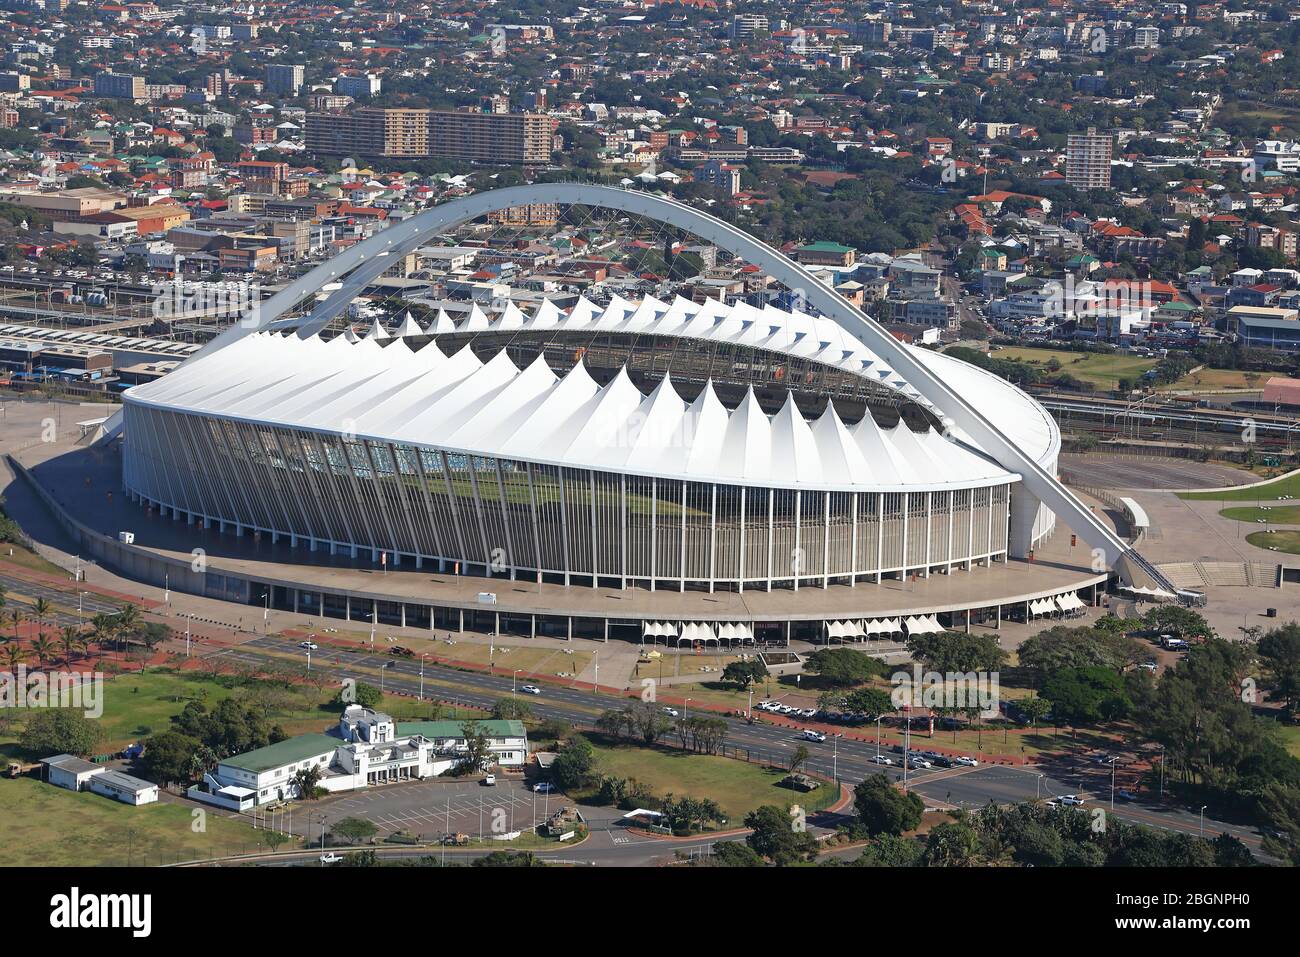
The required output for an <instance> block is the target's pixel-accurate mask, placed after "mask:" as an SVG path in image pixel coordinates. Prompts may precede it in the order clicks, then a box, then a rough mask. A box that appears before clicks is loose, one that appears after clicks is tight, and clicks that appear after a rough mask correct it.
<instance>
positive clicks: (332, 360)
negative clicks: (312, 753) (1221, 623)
mask: <svg viewBox="0 0 1300 957" xmlns="http://www.w3.org/2000/svg"><path fill="white" fill-rule="evenodd" d="M439 326H441V327H442V333H441V334H440V333H439V331H438V328H439ZM574 356H580V358H577V359H576V360H575V359H574ZM925 361H927V362H929V363H933V364H934V365H935V366H936V367H937V368H940V369H942V371H943V374H945V376H947V377H949V378H950V379H952V378H958V379H965V380H966V381H968V382H969V384H970V387H971V388H972V389H976V390H979V391H981V392H982V393H983V394H982V397H981V403H982V405H983V406H984V407H985V409H986V410H989V411H991V412H992V411H994V410H996V411H995V412H994V414H996V416H997V417H998V418H1000V419H1003V420H1005V422H1006V424H1007V427H1008V428H1009V429H1011V430H1013V431H1014V432H1015V433H1017V435H1018V436H1019V440H1020V441H1022V442H1024V443H1025V444H1026V445H1027V446H1030V447H1032V450H1033V452H1034V454H1035V455H1036V456H1038V457H1039V459H1040V460H1041V461H1043V462H1044V463H1045V465H1047V466H1048V467H1049V468H1050V467H1054V458H1055V455H1056V452H1057V450H1058V448H1059V437H1058V434H1057V432H1056V429H1055V426H1054V424H1053V423H1052V420H1051V418H1050V416H1048V415H1047V414H1046V413H1045V412H1044V411H1043V410H1042V409H1041V408H1039V407H1038V406H1037V405H1036V404H1035V403H1034V402H1033V401H1032V400H1030V399H1029V398H1028V397H1027V396H1025V395H1023V394H1022V393H1020V392H1018V391H1017V390H1015V389H1014V388H1012V387H1011V386H1009V385H1007V384H1006V383H1003V382H1001V381H1000V380H997V379H994V378H993V377H990V376H987V375H986V374H985V373H983V372H981V371H979V370H977V369H973V368H972V367H970V366H967V365H964V364H962V363H959V362H956V361H955V360H952V359H947V358H945V357H943V356H940V355H937V354H933V353H930V354H927V355H926V357H925ZM566 363H567V364H566ZM552 364H554V365H555V366H557V367H558V369H557V368H553V367H552ZM674 370H676V372H677V376H676V378H675V376H674ZM792 378H798V379H799V383H798V384H797V385H795V386H794V387H793V388H792V387H791V386H790V382H791V379H792ZM765 406H767V408H765ZM805 409H810V410H811V409H816V410H817V411H816V412H815V413H812V414H805V411H804V410H805ZM882 420H883V421H882ZM126 424H127V434H128V436H129V437H130V438H129V440H128V446H127V449H128V454H127V457H126V460H125V481H126V486H127V489H128V490H129V491H130V492H131V493H133V494H134V495H136V496H138V497H139V498H141V499H142V500H144V501H146V502H149V503H151V504H153V505H157V506H159V507H161V508H163V509H166V510H168V511H170V512H173V513H176V514H183V515H186V516H187V517H188V516H193V517H194V518H195V519H198V520H202V521H203V522H204V523H205V524H206V525H210V524H212V523H217V524H218V525H219V526H220V527H222V528H227V527H228V528H230V529H232V530H234V531H236V532H237V533H240V534H243V533H245V532H256V533H261V534H267V535H270V536H272V537H273V539H275V540H277V541H278V540H280V539H282V538H283V539H288V540H289V541H290V542H292V543H293V544H295V545H301V546H302V547H304V548H307V549H310V550H319V549H326V550H328V551H329V552H330V553H331V554H337V553H339V552H345V553H347V554H348V555H350V556H354V557H362V558H367V559H369V560H372V561H382V562H383V563H384V564H390V563H391V564H392V565H394V566H399V565H403V564H407V563H411V564H414V565H416V566H417V567H422V566H423V565H424V564H425V563H426V562H433V563H435V564H436V566H437V567H438V568H439V569H440V570H447V569H448V568H449V567H452V568H454V570H456V571H458V572H461V573H467V574H482V575H505V576H508V577H511V578H534V577H535V578H537V579H539V580H546V581H555V582H562V583H564V584H584V583H585V584H594V583H597V582H599V583H601V584H605V585H621V586H626V585H634V586H642V587H651V588H664V587H669V588H671V587H676V588H681V589H686V588H694V589H705V590H713V589H715V588H727V589H733V588H734V589H743V588H753V587H759V588H771V587H774V586H776V587H780V586H795V587H797V586H798V585H807V584H828V583H832V582H834V583H847V584H852V583H855V582H858V581H863V580H869V581H879V580H880V579H881V578H882V577H883V576H887V575H888V576H902V575H906V574H909V573H919V574H923V575H928V574H930V573H931V572H932V571H950V570H952V569H953V568H969V567H970V566H972V565H973V564H978V563H988V562H990V561H995V560H999V559H1001V558H1003V557H1005V555H1006V553H1007V549H1008V543H1009V540H1010V538H1011V536H1012V529H1011V525H1012V521H1011V515H1012V513H1011V505H1012V503H1013V501H1015V500H1016V499H1017V493H1016V486H1017V484H1018V476H1016V475H1015V474H1013V473H1009V472H1007V471H1006V470H1005V469H1003V468H1002V467H1001V466H999V465H998V464H997V463H996V462H993V461H991V460H990V459H989V458H988V457H987V456H986V455H983V454H982V453H981V452H980V451H979V450H977V449H976V448H974V447H973V446H972V445H971V444H970V443H969V442H968V441H966V440H964V439H963V438H962V437H961V436H960V435H957V434H954V433H952V432H951V431H950V432H948V433H947V434H945V433H944V432H941V431H940V424H939V422H938V421H936V420H935V417H934V416H933V414H931V413H929V412H928V411H927V410H926V409H925V408H924V406H922V405H920V404H918V403H916V401H915V399H914V397H913V396H912V395H911V394H910V390H909V389H908V387H907V385H906V383H905V382H904V381H903V380H902V379H900V378H898V377H897V376H895V375H894V374H893V373H892V372H891V370H889V369H887V368H882V367H881V363H880V362H879V361H878V359H877V358H876V357H874V356H872V355H871V354H870V353H868V352H867V350H866V349H865V347H864V346H862V345H861V343H857V342H856V341H855V340H853V339H852V338H851V337H849V336H847V335H846V334H845V333H844V332H843V330H841V329H840V328H839V327H838V326H836V325H835V324H834V323H832V322H830V321H829V320H826V319H821V318H814V317H811V316H808V315H806V314H802V313H797V312H795V313H792V312H789V311H785V310H781V309H777V308H773V307H767V308H763V309H757V308H754V307H752V306H748V305H745V304H743V303H740V304H736V305H725V304H723V303H721V302H718V301H716V300H709V301H706V302H705V303H704V304H702V305H701V304H698V303H694V302H690V301H688V300H685V299H680V298H679V299H676V300H675V301H673V302H671V303H664V302H659V301H658V300H655V299H653V298H648V299H645V300H643V301H641V302H639V303H632V302H626V301H624V300H622V299H618V298H615V299H614V300H613V301H612V302H611V303H610V304H609V305H608V306H606V307H604V308H598V307H595V306H593V305H592V304H591V303H589V302H587V301H586V300H580V301H579V303H578V305H577V306H575V307H574V308H573V309H572V310H570V311H569V312H566V313H560V312H559V311H558V310H556V309H555V308H554V307H553V306H550V305H549V304H547V305H544V306H543V307H542V308H541V309H540V310H539V311H538V313H537V314H536V315H534V316H532V317H524V316H523V315H522V314H521V313H519V311H518V310H517V309H514V308H511V309H509V310H507V311H506V312H504V313H502V314H501V315H499V316H496V317H493V318H492V319H489V318H488V317H487V316H485V315H483V314H482V313H478V312H476V313H474V314H471V316H470V318H469V319H468V320H466V321H464V322H462V323H461V325H460V327H457V326H456V325H454V324H452V323H451V322H450V320H448V319H447V318H446V316H445V315H442V316H439V317H438V318H437V319H436V320H434V321H433V322H432V323H430V325H429V326H428V327H427V328H420V326H419V325H418V324H416V323H415V322H414V321H413V320H412V319H410V318H409V317H408V318H407V320H406V321H405V322H403V323H402V327H401V328H400V329H398V330H396V331H395V333H394V334H389V333H388V332H387V331H386V330H385V329H384V328H383V327H382V326H379V325H378V324H377V325H376V327H375V328H374V329H373V330H371V332H370V334H369V335H367V336H366V337H364V338H358V337H357V336H355V335H354V334H352V333H351V332H350V331H349V332H348V333H346V334H343V335H337V336H335V337H333V338H332V339H328V340H326V339H323V338H322V337H321V336H319V335H313V336H310V337H307V338H299V337H298V336H296V335H294V334H291V333H290V334H285V333H278V332H259V333H257V334H254V335H251V336H247V337H244V338H242V339H241V340H239V341H238V342H237V343H235V344H233V345H232V346H230V347H227V348H226V349H222V350H219V351H217V352H214V353H211V354H209V355H208V356H206V357H203V358H201V359H199V360H198V361H195V362H192V363H189V364H187V365H185V366H184V367H182V368H181V369H179V370H177V371H175V372H173V373H172V374H171V375H169V376H167V377H165V378H164V379H161V380H158V381H157V382H155V383H152V384H150V385H148V386H142V387H137V388H135V389H132V390H130V392H129V393H128V394H127V397H126ZM1031 501H1033V504H1034V507H1035V509H1036V511H1035V512H1034V514H1033V515H1032V517H1031V518H1029V519H1028V521H1027V523H1026V528H1025V529H1024V530H1023V531H1021V530H1016V534H1022V535H1028V537H1029V539H1030V547H1032V545H1033V543H1034V542H1036V541H1037V540H1039V539H1041V537H1042V536H1043V535H1045V534H1047V533H1048V532H1049V531H1050V530H1051V527H1052V518H1053V517H1052V515H1051V513H1050V512H1049V511H1047V510H1046V509H1045V508H1042V507H1041V506H1038V504H1037V502H1036V500H1031Z"/></svg>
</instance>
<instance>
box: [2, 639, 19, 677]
mask: <svg viewBox="0 0 1300 957" xmlns="http://www.w3.org/2000/svg"><path fill="white" fill-rule="evenodd" d="M4 656H5V663H6V664H7V665H9V671H10V673H13V672H15V671H17V670H18V666H19V665H21V664H22V663H23V649H22V646H21V645H19V644H18V642H16V641H15V642H14V643H13V644H11V645H5V647H4Z"/></svg>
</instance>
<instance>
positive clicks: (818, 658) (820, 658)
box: [804, 648, 886, 688]
mask: <svg viewBox="0 0 1300 957" xmlns="http://www.w3.org/2000/svg"><path fill="white" fill-rule="evenodd" d="M804 670H805V671H811V672H813V673H815V674H816V675H817V676H818V678H819V679H820V680H821V681H822V682H823V683H824V684H827V685H829V686H831V687H834V688H847V687H851V686H853V685H858V684H862V683H863V682H865V681H869V680H870V679H872V678H875V677H877V676H879V675H883V674H884V673H885V670H886V669H885V666H884V664H882V663H881V662H880V661H878V660H876V659H875V658H872V657H871V656H870V655H867V654H864V653H862V652H861V651H855V650H854V649H852V648H819V649H817V650H816V651H814V652H813V653H812V654H811V655H809V656H808V658H807V660H805V662H804Z"/></svg>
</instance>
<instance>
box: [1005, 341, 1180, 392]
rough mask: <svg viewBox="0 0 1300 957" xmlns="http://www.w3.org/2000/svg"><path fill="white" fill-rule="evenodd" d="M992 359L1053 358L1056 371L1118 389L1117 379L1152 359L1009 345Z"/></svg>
mask: <svg viewBox="0 0 1300 957" xmlns="http://www.w3.org/2000/svg"><path fill="white" fill-rule="evenodd" d="M993 358H995V359H1014V360H1016V361H1017V362H1028V363H1030V364H1031V365H1046V364H1047V363H1048V362H1050V361H1051V360H1053V359H1055V360H1056V361H1057V362H1059V363H1060V364H1061V368H1060V371H1061V372H1067V373H1069V374H1070V375H1072V376H1074V377H1075V378H1076V379H1082V380H1083V381H1084V382H1091V383H1092V384H1093V385H1095V386H1096V387H1097V388H1099V389H1118V388H1119V380H1120V379H1137V378H1138V377H1140V376H1141V375H1142V373H1144V372H1146V371H1147V370H1148V369H1150V368H1152V367H1154V366H1155V364H1156V363H1155V360H1154V359H1144V358H1142V357H1141V356H1131V355H1125V354H1120V355H1100V354H1096V353H1091V352H1068V351H1066V350H1063V349H1038V348H1034V347H1032V346H1009V347H1007V348H1004V349H998V350H997V351H996V352H994V353H993Z"/></svg>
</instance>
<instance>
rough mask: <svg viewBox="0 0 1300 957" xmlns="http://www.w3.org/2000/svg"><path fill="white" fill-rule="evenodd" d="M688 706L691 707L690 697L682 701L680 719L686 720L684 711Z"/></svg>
mask: <svg viewBox="0 0 1300 957" xmlns="http://www.w3.org/2000/svg"><path fill="white" fill-rule="evenodd" d="M690 707H691V699H690V698H687V699H686V700H685V701H683V702H682V720H683V721H685V720H686V712H687V711H688V710H689V709H690Z"/></svg>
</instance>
